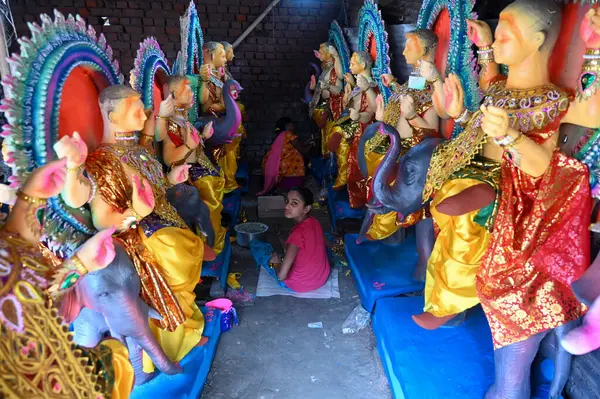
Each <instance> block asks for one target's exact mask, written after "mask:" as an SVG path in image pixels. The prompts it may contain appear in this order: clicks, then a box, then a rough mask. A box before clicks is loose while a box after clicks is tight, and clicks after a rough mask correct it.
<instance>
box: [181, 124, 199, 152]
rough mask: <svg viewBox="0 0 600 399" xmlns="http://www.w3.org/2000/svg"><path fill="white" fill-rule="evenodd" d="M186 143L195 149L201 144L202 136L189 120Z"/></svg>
mask: <svg viewBox="0 0 600 399" xmlns="http://www.w3.org/2000/svg"><path fill="white" fill-rule="evenodd" d="M185 145H187V146H188V147H189V148H190V149H191V150H195V149H196V148H197V147H198V146H199V145H200V136H199V135H198V130H196V128H195V127H194V126H192V124H191V123H189V122H187V126H186V130H185Z"/></svg>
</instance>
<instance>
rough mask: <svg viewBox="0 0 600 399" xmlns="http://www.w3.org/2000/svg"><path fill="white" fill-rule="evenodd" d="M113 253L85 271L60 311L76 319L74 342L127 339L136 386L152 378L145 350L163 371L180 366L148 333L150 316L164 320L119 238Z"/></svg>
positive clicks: (69, 319)
mask: <svg viewBox="0 0 600 399" xmlns="http://www.w3.org/2000/svg"><path fill="white" fill-rule="evenodd" d="M115 252H116V257H115V259H114V260H113V261H112V263H111V264H110V265H108V266H107V267H106V268H104V269H102V270H98V271H95V272H92V273H88V274H87V275H85V276H84V277H83V278H82V279H81V280H80V281H79V282H78V283H77V285H76V286H75V288H74V289H73V290H71V291H70V292H68V293H67V294H66V295H65V296H64V297H63V300H62V303H61V307H60V315H61V316H62V317H63V318H64V319H65V321H66V322H67V323H73V327H74V334H75V336H74V341H75V342H76V343H77V344H79V345H81V346H84V347H88V348H91V347H95V346H96V345H98V344H99V343H100V342H101V341H102V340H103V339H105V338H107V337H109V336H110V337H113V338H116V339H118V340H120V341H121V342H124V343H126V344H127V347H128V349H129V358H130V360H131V363H132V365H133V368H134V372H135V381H136V382H135V383H136V385H140V384H143V383H144V382H147V381H148V380H150V379H151V378H152V377H153V374H147V373H144V372H143V370H142V350H143V351H144V352H146V353H147V354H148V356H149V357H150V359H151V360H152V362H153V363H154V365H155V366H156V368H157V369H158V370H160V371H161V372H163V373H165V374H171V375H172V374H177V373H180V372H181V371H182V368H181V366H180V365H179V364H177V363H173V362H171V361H170V360H169V359H168V358H167V356H166V355H165V353H164V352H163V350H162V349H161V347H160V345H159V343H158V341H157V340H156V339H155V338H154V336H153V335H152V333H151V332H150V327H149V326H148V323H149V318H153V319H157V320H160V319H161V316H160V315H159V314H158V312H156V311H155V310H153V309H151V308H150V307H149V306H148V305H147V304H146V303H145V302H144V301H143V300H142V299H141V298H140V278H139V276H138V274H137V271H136V269H135V266H134V265H133V263H132V262H131V260H130V259H129V257H128V256H127V253H126V252H125V249H124V248H123V247H122V246H121V244H120V243H118V242H116V241H115Z"/></svg>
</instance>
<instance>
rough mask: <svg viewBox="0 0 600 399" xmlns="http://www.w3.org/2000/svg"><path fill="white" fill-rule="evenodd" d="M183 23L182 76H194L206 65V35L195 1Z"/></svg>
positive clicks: (191, 1)
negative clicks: (204, 51) (203, 50)
mask: <svg viewBox="0 0 600 399" xmlns="http://www.w3.org/2000/svg"><path fill="white" fill-rule="evenodd" d="M180 23H181V63H180V64H179V68H183V70H180V71H179V74H180V75H194V74H197V73H198V72H199V71H200V67H201V66H202V64H203V63H204V59H203V55H202V46H203V45H204V35H203V34H202V26H201V25H200V18H198V11H197V10H196V5H195V4H194V0H190V5H189V6H188V9H187V10H186V12H185V14H184V15H183V17H181V18H180Z"/></svg>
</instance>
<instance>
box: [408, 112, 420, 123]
mask: <svg viewBox="0 0 600 399" xmlns="http://www.w3.org/2000/svg"><path fill="white" fill-rule="evenodd" d="M417 116H419V115H418V114H417V113H416V112H415V113H414V114H413V115H412V116H411V117H410V118H409V117H406V116H405V117H404V119H406V121H407V122H409V121H412V120H413V119H415V118H416V117H417Z"/></svg>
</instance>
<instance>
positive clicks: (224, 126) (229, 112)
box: [194, 79, 244, 147]
mask: <svg viewBox="0 0 600 399" xmlns="http://www.w3.org/2000/svg"><path fill="white" fill-rule="evenodd" d="M242 90H244V89H243V87H242V86H241V85H240V84H239V83H238V82H237V80H235V79H230V80H228V81H226V82H225V84H224V85H223V101H224V103H225V109H226V111H225V115H224V116H223V117H222V118H219V117H217V116H205V117H201V118H198V119H197V120H196V122H195V124H194V125H195V127H196V129H198V130H199V131H202V129H203V128H204V126H206V125H207V124H208V123H209V122H212V123H213V129H214V133H213V135H212V137H211V138H210V139H208V142H207V144H208V145H210V146H213V147H215V146H219V145H223V144H227V143H231V140H233V139H234V138H236V137H238V136H239V133H238V129H239V127H240V124H241V123H242V112H241V111H240V107H239V105H238V104H237V102H236V100H237V98H238V96H239V93H240V92H241V91H242Z"/></svg>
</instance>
